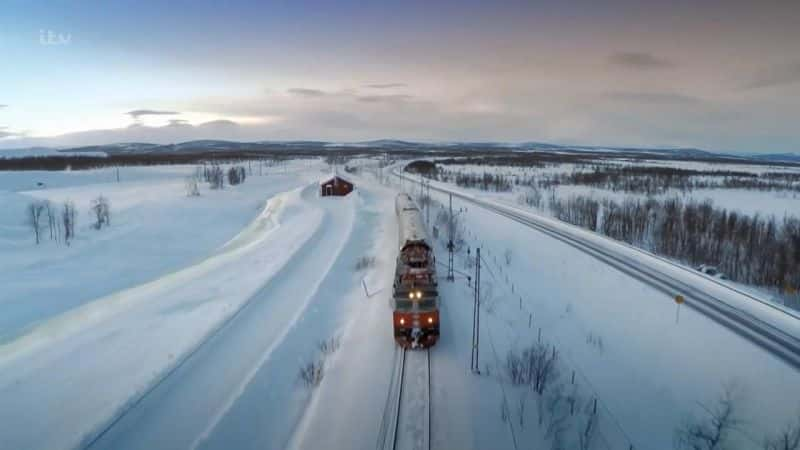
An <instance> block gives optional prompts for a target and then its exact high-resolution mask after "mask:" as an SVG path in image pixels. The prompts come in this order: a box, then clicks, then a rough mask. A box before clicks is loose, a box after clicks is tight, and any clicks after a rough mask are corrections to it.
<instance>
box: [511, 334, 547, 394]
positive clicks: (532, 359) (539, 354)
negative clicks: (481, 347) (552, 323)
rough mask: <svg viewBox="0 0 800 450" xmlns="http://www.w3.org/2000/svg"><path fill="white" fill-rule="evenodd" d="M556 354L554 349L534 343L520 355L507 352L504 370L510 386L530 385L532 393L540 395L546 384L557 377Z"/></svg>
mask: <svg viewBox="0 0 800 450" xmlns="http://www.w3.org/2000/svg"><path fill="white" fill-rule="evenodd" d="M557 362H558V353H556V350H555V347H552V348H550V347H548V346H547V345H545V344H542V343H536V344H533V345H531V346H530V347H528V348H526V349H524V350H523V351H522V353H516V352H515V351H513V350H512V351H509V353H508V356H507V357H506V370H507V374H508V375H509V378H510V379H511V383H512V384H516V385H520V384H527V385H530V386H531V388H532V389H533V391H534V392H536V393H537V394H539V395H541V394H543V393H544V391H545V390H546V389H547V386H548V383H549V382H550V381H552V380H553V379H555V378H556V376H557V375H558V366H557Z"/></svg>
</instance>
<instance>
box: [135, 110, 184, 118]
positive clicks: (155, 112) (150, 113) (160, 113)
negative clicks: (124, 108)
mask: <svg viewBox="0 0 800 450" xmlns="http://www.w3.org/2000/svg"><path fill="white" fill-rule="evenodd" d="M125 114H127V115H129V116H131V117H133V118H134V119H138V118H139V117H142V116H173V115H176V114H180V113H179V112H175V111H159V110H155V109H134V110H133V111H128V112H126V113H125Z"/></svg>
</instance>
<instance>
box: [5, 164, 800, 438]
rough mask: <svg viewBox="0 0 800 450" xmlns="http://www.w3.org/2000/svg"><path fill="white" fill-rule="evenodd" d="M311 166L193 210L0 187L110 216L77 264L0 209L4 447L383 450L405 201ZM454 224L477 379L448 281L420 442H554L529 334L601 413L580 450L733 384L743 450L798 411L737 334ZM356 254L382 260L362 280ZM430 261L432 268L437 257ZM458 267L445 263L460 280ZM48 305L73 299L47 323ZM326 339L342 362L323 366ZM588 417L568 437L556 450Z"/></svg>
mask: <svg viewBox="0 0 800 450" xmlns="http://www.w3.org/2000/svg"><path fill="white" fill-rule="evenodd" d="M322 168H323V167H322V166H321V165H320V164H311V165H308V166H307V164H306V163H304V162H296V163H294V164H293V165H291V166H290V167H289V169H290V170H288V171H287V172H286V173H284V172H283V170H281V173H270V174H269V175H264V176H262V177H259V176H257V175H253V176H251V177H248V178H247V180H246V182H245V184H243V185H240V186H236V187H232V188H229V187H226V189H225V190H224V191H220V192H211V191H207V190H206V189H205V188H203V191H202V195H201V196H200V198H186V197H185V191H184V189H183V175H184V174H185V173H186V172H187V171H188V170H190V169H191V168H189V167H184V168H180V167H166V168H165V167H153V168H141V169H123V171H122V177H121V178H122V180H121V182H120V183H116V181H115V177H116V174H115V173H114V172H113V171H91V172H74V173H65V172H62V173H52V174H48V173H42V174H41V175H38V174H37V177H39V176H40V177H45V176H47V175H50V176H51V178H50V179H49V181H48V182H47V189H43V190H38V191H35V192H30V190H31V188H30V187H29V186H23V185H24V184H25V183H27V182H28V181H27V180H28V179H29V178H26V177H25V176H24V173H22V174H14V175H13V176H10V177H8V178H6V177H5V175H7V173H0V185H2V186H4V187H3V189H5V191H4V195H6V196H7V197H6V198H7V200H8V202H9V203H8V204H9V205H11V204H13V202H14V201H16V202H21V203H22V205H21V208H24V205H25V204H26V202H27V201H28V200H29V199H30V198H31V197H32V196H34V195H35V196H37V198H51V199H54V200H61V199H64V198H71V199H72V200H73V201H75V203H76V204H79V202H81V203H87V204H88V201H89V200H90V199H91V198H93V197H94V196H96V195H98V194H99V193H102V194H103V195H106V196H107V197H109V198H110V199H111V201H112V214H113V215H112V225H111V227H109V228H106V229H103V230H101V231H97V230H93V229H90V228H89V218H88V215H86V213H85V212H82V214H83V217H81V218H80V220H81V225H80V227H79V230H78V239H77V240H76V241H75V243H74V244H73V245H72V246H70V247H69V248H66V247H64V246H63V245H56V244H54V243H49V242H48V243H46V244H43V245H41V246H40V247H38V248H37V247H36V246H35V245H34V244H33V243H32V236H31V235H30V232H29V231H27V230H26V229H25V228H24V227H23V226H22V225H20V224H19V222H16V223H15V220H16V217H18V214H17V213H14V214H11V213H8V214H6V215H3V216H2V217H3V218H2V222H0V223H2V226H3V227H4V228H3V231H4V233H3V236H4V238H5V237H6V236H8V238H7V239H5V240H4V241H3V242H2V244H0V245H3V246H5V247H3V252H2V253H0V254H1V255H3V257H2V258H0V264H3V268H4V269H7V270H4V271H3V272H4V273H3V275H2V276H3V277H5V278H4V279H3V282H9V283H11V284H13V283H14V282H19V283H20V284H19V285H17V287H15V289H16V294H15V295H17V296H20V297H24V298H27V299H28V302H27V303H14V302H11V301H9V300H8V298H6V297H2V301H0V312H5V311H6V310H8V311H10V312H11V313H13V314H16V315H17V319H16V320H15V321H9V322H8V323H9V330H11V326H12V325H13V326H14V331H13V332H9V333H7V334H6V338H5V340H4V341H3V342H0V398H1V399H2V402H0V448H13V449H17V448H36V449H39V448H43V449H50V448H53V449H69V448H108V449H115V450H116V449H125V448H131V449H133V448H136V449H139V448H174V449H195V448H196V449H217V448H237V449H238V448H242V449H248V448H276V449H277V448H295V449H303V448H329V449H342V450H344V449H368V448H375V446H376V442H377V441H378V436H379V434H380V427H381V420H382V417H383V414H384V408H385V405H386V402H387V394H388V389H389V384H390V378H391V372H392V370H393V363H394V360H395V354H396V352H397V347H396V345H395V343H394V341H393V338H392V330H391V323H392V320H391V307H390V303H389V297H390V295H391V281H392V277H393V270H394V258H395V257H396V254H397V225H396V221H395V218H394V205H393V201H394V196H395V194H396V192H397V191H398V190H399V189H401V187H400V186H397V185H389V186H386V185H382V184H380V183H377V182H376V181H375V180H374V178H373V177H372V176H370V174H368V173H362V175H359V176H353V180H354V181H355V182H356V191H355V192H354V193H353V194H351V195H350V196H348V197H345V198H335V199H333V198H320V197H319V196H318V195H317V186H316V182H315V180H317V179H318V178H320V175H322V174H321V169H322ZM137 173H138V175H135V174H137ZM126 174H127V175H126ZM387 174H388V171H385V172H384V175H387ZM29 175H30V174H29ZM71 177H74V178H71ZM137 177H139V178H137ZM59 183H60V184H59ZM115 188H116V189H115ZM405 188H406V189H409V186H408V185H406V186H405ZM100 191H102V192H100ZM115 198H117V199H118V200H116V201H115ZM438 200H439V201H442V200H444V199H443V198H442V197H441V196H439V197H438ZM4 201H5V200H4ZM86 206H88V205H84V206H83V208H82V209H83V210H85V208H86ZM455 207H456V208H457V209H458V208H462V207H463V208H465V212H464V213H462V215H461V216H460V217H461V218H462V219H463V223H464V226H465V229H466V230H467V234H466V237H467V241H468V245H470V246H471V247H472V249H473V254H474V248H475V246H476V245H480V246H481V248H482V252H484V258H485V259H486V265H485V266H484V271H483V272H482V273H483V274H482V279H483V288H484V289H483V291H482V297H483V302H482V317H481V345H480V366H481V372H482V373H481V374H480V375H476V374H473V373H471V372H470V370H469V365H470V350H471V341H470V338H471V327H472V295H473V292H472V290H471V289H470V287H469V286H467V284H466V281H465V279H464V277H463V276H459V277H458V279H457V281H456V282H455V283H449V282H446V281H444V280H441V281H440V286H441V295H442V314H441V317H442V323H441V333H442V336H441V339H440V341H439V343H438V344H437V345H436V346H435V347H434V348H433V349H432V350H431V366H432V379H431V384H432V386H431V387H432V404H431V413H432V429H431V430H430V433H431V441H432V447H433V448H437V449H438V448H459V449H488V448H491V449H503V448H507V449H512V448H531V447H534V448H538V447H544V448H547V447H549V446H550V444H551V442H552V436H547V435H546V433H545V431H544V428H542V427H541V426H539V425H538V414H539V413H538V410H537V400H536V398H535V395H534V394H532V393H531V392H530V391H529V390H526V389H521V388H519V387H514V386H511V385H510V383H509V382H508V379H507V377H506V376H505V361H506V356H507V354H508V352H509V351H510V350H512V349H521V348H522V347H524V346H526V345H528V344H530V343H533V342H536V341H537V340H538V333H539V329H540V328H541V330H542V340H543V341H544V342H546V343H548V344H555V345H556V348H557V351H558V354H559V357H560V359H561V361H562V362H563V366H562V373H561V375H560V377H559V380H558V383H560V384H563V385H564V389H565V390H570V389H575V392H576V393H577V395H578V396H579V397H580V398H581V401H582V402H583V405H584V406H585V405H586V404H587V403H586V402H590V401H591V400H592V399H593V398H595V397H596V398H597V399H598V400H599V402H598V405H599V406H598V409H599V410H600V411H601V415H600V417H601V420H600V422H599V427H598V434H597V435H596V437H595V439H596V441H595V442H594V444H593V445H592V446H591V447H590V448H593V449H603V448H613V449H616V448H627V445H629V444H633V445H634V446H635V448H637V449H663V448H671V447H672V438H673V433H674V430H675V429H676V428H677V427H678V426H679V425H680V424H681V423H682V421H683V420H684V419H685V418H686V417H687V416H688V415H690V414H699V413H700V410H699V407H698V403H697V402H705V403H710V402H713V401H714V400H715V399H717V398H718V396H719V394H720V391H721V390H722V388H723V386H724V385H726V384H735V385H736V386H738V387H739V388H738V391H737V395H739V397H738V400H737V406H739V407H740V411H741V413H742V416H743V419H745V420H746V425H747V426H746V427H745V428H746V430H745V434H737V435H736V439H737V440H738V441H741V442H744V443H745V445H743V446H741V447H740V448H752V445H751V446H750V447H748V445H749V444H752V443H758V444H760V442H761V439H762V438H763V436H764V435H765V434H767V433H772V432H774V431H775V430H776V429H778V428H781V427H783V426H784V425H785V424H787V423H789V422H790V421H791V420H793V419H796V418H797V417H798V415H799V414H800V391H798V386H800V375H798V373H797V372H795V371H793V370H792V369H791V368H789V367H788V366H786V365H785V364H784V363H782V362H781V361H778V360H776V359H775V358H773V357H772V356H770V355H768V354H766V353H764V352H763V351H762V350H761V349H760V348H758V347H756V346H754V345H752V344H750V343H749V342H747V341H745V340H743V339H742V338H741V337H740V336H739V335H737V334H735V333H733V332H731V331H729V330H727V329H725V328H722V327H721V326H720V325H718V324H716V323H714V322H711V321H709V320H708V319H707V318H705V317H704V316H702V315H699V314H696V313H694V312H693V311H692V310H690V309H688V308H684V309H683V310H682V311H681V313H680V320H679V322H678V323H676V320H675V304H674V303H673V302H672V299H671V298H670V297H668V296H666V295H664V294H663V293H661V292H659V291H656V290H654V289H653V288H650V287H648V286H645V285H643V284H642V283H641V282H640V281H637V280H635V279H633V278H631V277H629V276H627V275H625V274H623V273H621V272H618V271H617V270H615V269H612V268H609V267H606V266H603V265H601V264H599V263H598V262H597V261H596V260H595V259H593V258H591V257H589V256H587V255H586V254H584V253H581V252H579V251H578V250H576V249H574V248H572V247H570V246H568V245H566V244H563V243H561V242H558V241H554V240H552V238H550V237H548V236H546V235H543V234H540V233H538V232H535V231H533V230H531V229H529V228H526V227H524V226H522V225H520V224H518V223H516V222H513V221H510V220H508V219H506V218H501V217H498V216H496V215H493V213H490V212H488V211H485V210H482V209H480V208H477V207H472V206H470V205H466V204H461V203H460V202H458V201H456V205H455ZM221 211H224V212H225V213H224V214H223V213H222V212H221ZM434 212H435V211H434ZM434 216H435V214H432V215H431V217H434ZM17 227H18V228H17ZM5 231H8V232H9V233H5ZM103 236H110V237H114V238H108V239H103V238H102V237H103ZM151 241H155V242H151ZM167 241H170V242H167ZM172 241H174V242H172ZM439 244H441V243H439ZM81 249H82V250H81ZM507 249H510V253H509V254H510V261H511V262H510V264H506V263H505V254H506V250H507ZM6 250H8V251H6ZM79 250H81V251H79ZM70 252H74V253H70ZM64 253H66V254H64ZM6 255H9V256H8V257H6ZM119 255H121V256H119ZM364 256H367V257H374V258H375V262H374V264H372V265H368V266H367V267H366V268H365V269H363V270H356V269H355V264H356V261H357V260H358V259H359V258H361V257H364ZM437 256H438V260H439V261H440V262H442V261H446V255H445V253H444V249H443V248H442V247H441V245H439V246H438V247H437ZM464 256H465V255H464V254H463V253H460V254H458V255H457V257H456V262H457V267H456V268H457V269H458V270H459V271H460V272H464V273H466V272H471V270H473V269H472V268H471V267H468V265H467V264H466V258H465V257H464ZM24 258H30V262H29V263H27V264H20V263H19V261H25V259H24ZM162 259H166V260H167V261H166V262H163V261H162ZM117 260H118V261H117ZM126 261H127V263H128V264H127V265H126ZM36 270H40V271H41V272H36ZM6 271H10V272H12V273H10V274H5V272H6ZM96 272H99V274H98V273H96ZM128 272H132V273H128ZM140 272H141V273H140ZM443 272H444V270H443V269H442V270H441V272H440V274H442V275H443ZM118 277H122V278H123V281H120V280H118V279H117V278H118ZM39 278H46V279H48V280H49V281H48V284H49V285H50V287H49V288H46V287H41V286H39V283H38V281H37V280H38V279H39ZM73 278H74V279H73ZM506 278H507V280H508V281H506ZM26 279H27V280H28V282H27V284H24V283H22V280H26ZM95 285H99V286H100V287H97V286H95ZM512 286H513V287H512ZM47 289H50V290H47ZM84 289H96V290H94V291H91V294H84ZM58 292H66V293H69V295H68V296H67V295H65V296H64V298H68V299H72V300H70V301H71V303H69V304H64V305H58V306H52V305H51V303H52V300H51V297H50V295H51V294H52V295H55V294H54V293H58ZM3 295H5V294H3ZM59 298H60V297H59ZM20 305H23V306H25V307H27V308H28V309H29V310H31V311H33V312H31V313H28V315H27V316H26V315H23V314H22V313H20V312H19V311H20V310H21V309H20V308H22V306H20ZM22 310H25V309H24V308H23V309H22ZM531 314H533V316H531ZM0 317H2V314H0ZM531 319H532V320H531ZM529 320H530V326H529ZM331 340H333V341H335V342H336V343H337V344H338V345H336V346H335V347H336V350H333V351H331V350H328V351H321V350H320V349H319V345H320V343H321V342H326V341H327V342H332V341H331ZM323 356H324V358H323ZM312 361H320V362H322V363H323V364H324V377H323V378H322V380H321V382H320V384H319V385H318V386H316V387H314V388H312V387H308V386H305V385H304V384H303V383H302V382H300V380H299V378H298V372H299V370H300V368H301V367H303V366H305V365H306V364H308V363H309V362H312ZM573 369H574V370H576V374H577V375H576V384H575V387H572V386H573V385H572V384H571V379H570V377H571V371H572V370H573ZM522 399H525V400H522ZM520 405H522V407H521V406H520ZM582 411H583V410H582ZM586 417H587V416H586V414H585V412H583V413H581V414H577V415H576V416H574V418H571V419H570V420H569V428H568V429H569V431H568V432H565V433H568V434H565V442H566V443H567V444H568V445H567V447H566V448H573V447H570V446H569V445H571V443H574V442H576V439H577V430H578V429H579V427H580V426H581V425H582V424H583V422H581V421H582V420H585V419H586ZM400 432H402V433H407V434H409V435H412V436H415V435H418V434H419V433H421V432H422V430H419V429H413V428H410V429H405V430H400Z"/></svg>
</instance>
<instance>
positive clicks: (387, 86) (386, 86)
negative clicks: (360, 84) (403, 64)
mask: <svg viewBox="0 0 800 450" xmlns="http://www.w3.org/2000/svg"><path fill="white" fill-rule="evenodd" d="M364 87H368V88H370V89H391V88H401V87H408V85H407V84H405V83H376V84H367V85H365V86H364Z"/></svg>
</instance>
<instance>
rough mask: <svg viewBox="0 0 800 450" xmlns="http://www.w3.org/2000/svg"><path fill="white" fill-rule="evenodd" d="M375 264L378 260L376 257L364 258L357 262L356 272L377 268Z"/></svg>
mask: <svg viewBox="0 0 800 450" xmlns="http://www.w3.org/2000/svg"><path fill="white" fill-rule="evenodd" d="M375 263H376V260H375V257H374V256H362V257H360V258H358V259H357V260H356V264H355V270H356V272H360V271H362V270H365V269H369V268H372V267H375Z"/></svg>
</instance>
